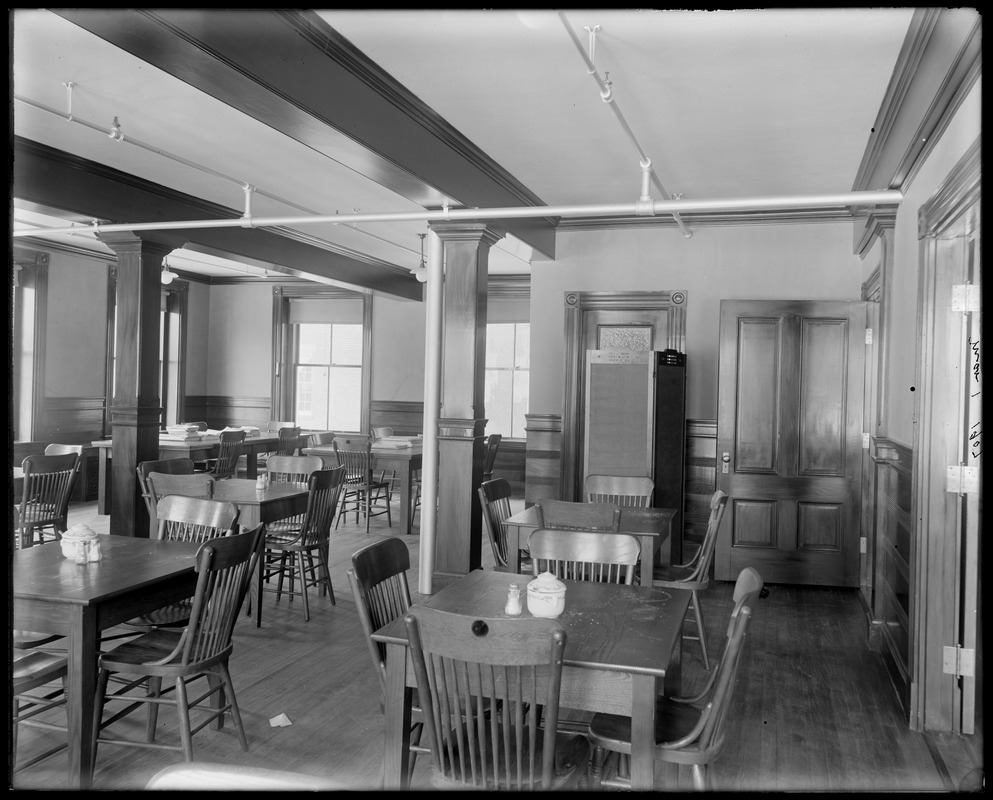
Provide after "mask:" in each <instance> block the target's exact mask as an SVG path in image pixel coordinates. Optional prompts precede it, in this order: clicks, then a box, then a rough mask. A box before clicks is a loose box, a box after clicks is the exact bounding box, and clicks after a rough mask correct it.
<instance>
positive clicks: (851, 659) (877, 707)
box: [10, 501, 981, 792]
mask: <svg viewBox="0 0 993 800" xmlns="http://www.w3.org/2000/svg"><path fill="white" fill-rule="evenodd" d="M517 508H523V503H522V502H521V501H517ZM418 519H419V517H418ZM108 521H109V518H108V517H100V516H97V515H96V507H95V503H88V504H84V505H78V506H72V507H71V509H70V517H69V522H70V524H73V523H75V522H86V523H87V524H89V525H90V526H91V527H93V528H94V529H95V530H97V531H102V532H106V531H107V527H108ZM372 524H373V526H374V531H373V533H371V534H366V533H365V531H364V529H360V528H359V527H358V526H355V525H348V526H342V527H341V528H340V529H339V530H337V531H334V532H333V536H332V545H331V557H332V582H333V585H334V590H335V597H336V600H337V604H336V605H334V606H332V605H331V602H330V600H329V599H328V598H320V599H317V600H316V601H314V602H312V609H311V620H310V621H309V622H304V620H303V612H302V610H301V608H300V604H299V601H297V602H295V603H287V602H286V601H285V599H284V600H282V601H280V602H279V603H278V604H277V602H276V601H275V599H274V597H272V596H268V595H267V596H266V598H265V601H264V605H263V620H262V627H261V628H256V627H255V625H254V624H253V623H252V621H251V620H249V619H248V618H247V617H242V621H241V622H240V623H239V625H238V628H237V629H236V630H235V649H234V654H233V656H232V659H231V672H232V675H233V679H234V682H235V686H236V689H237V698H238V703H239V706H240V708H241V713H242V715H243V718H244V721H245V727H246V731H247V734H248V740H249V745H250V751H249V752H247V753H245V752H242V750H241V748H240V747H239V745H238V741H237V737H236V736H235V734H234V731H233V729H232V727H231V725H230V724H227V725H226V726H225V728H224V729H223V730H221V731H215V730H213V729H212V728H205V729H204V730H202V731H200V732H199V733H197V734H196V735H195V737H194V740H193V745H194V751H195V755H196V759H197V760H198V761H209V762H221V763H224V764H230V765H251V766H257V767H269V768H273V769H280V770H290V771H295V772H301V773H306V774H308V775H312V776H318V777H319V778H320V779H321V780H326V781H327V783H328V786H329V788H348V789H375V788H377V787H378V785H379V780H380V770H381V765H382V760H383V752H382V747H383V725H382V722H383V716H382V712H381V708H380V690H379V684H378V681H377V678H376V675H375V673H374V672H373V671H372V665H371V662H370V660H369V654H368V651H367V649H366V645H365V643H364V641H363V639H362V633H361V629H360V627H359V624H358V620H357V617H356V613H355V606H354V603H353V602H352V599H351V593H350V591H349V587H348V582H347V579H346V577H345V571H346V569H347V568H348V564H349V557H350V555H351V553H352V552H354V551H355V550H356V549H358V548H359V547H361V546H362V545H363V544H365V543H367V542H369V541H370V540H371V537H376V536H384V535H392V533H391V531H390V529H388V528H387V527H386V521H385V518H384V517H377V518H375V519H374V520H373V522H372ZM403 538H404V540H405V541H406V542H407V544H408V546H409V548H410V552H411V562H412V568H411V572H410V575H409V579H410V582H411V588H412V590H413V591H415V592H416V591H417V588H418V580H417V563H418V555H419V554H418V541H419V538H418V535H417V531H416V526H415V532H414V534H412V535H411V536H410V537H403ZM492 564H493V561H492V554H491V552H490V550H489V547H488V543H486V542H484V549H483V566H484V568H486V569H492ZM769 588H770V592H769V596H768V597H767V598H765V599H763V600H760V601H759V602H758V604H757V607H756V609H755V615H754V618H753V622H752V625H751V628H750V631H749V640H748V650H747V651H746V654H745V663H744V668H743V670H742V677H741V680H740V683H739V685H738V693H737V695H736V701H735V704H734V706H733V707H732V708H731V711H730V716H729V723H728V731H727V743H726V746H725V750H724V752H723V754H722V755H721V757H720V759H719V761H718V762H717V763H716V765H715V766H714V767H713V770H712V782H713V787H714V789H715V790H720V791H839V792H850V791H936V792H944V791H955V790H957V789H959V788H960V787H961V788H973V786H974V785H975V784H976V778H977V773H976V772H975V771H974V766H975V765H974V764H973V763H970V762H969V760H968V759H956V758H955V757H953V756H954V754H955V753H958V752H961V751H962V750H963V748H962V747H961V746H959V745H961V742H956V741H954V738H955V737H952V739H953V740H951V741H950V740H949V737H945V738H944V739H940V740H936V739H935V738H934V737H930V736H924V735H921V734H918V733H915V732H913V731H911V730H909V729H908V727H907V723H906V721H905V720H904V718H903V715H902V713H901V711H900V708H899V705H898V703H897V699H896V695H895V692H894V691H893V689H892V687H891V685H890V683H889V680H888V678H887V675H886V672H885V670H884V668H883V665H882V663H881V661H880V659H879V657H878V656H876V655H875V654H873V653H871V652H869V651H868V650H867V649H866V645H865V631H864V615H863V612H862V610H861V608H860V605H859V601H858V598H857V595H856V592H855V590H838V589H824V588H798V587H788V586H770V587H769ZM731 589H732V585H731V584H729V583H724V582H717V583H716V584H712V585H711V588H710V589H708V590H707V591H706V592H705V593H704V594H703V596H702V605H703V608H704V613H705V619H706V622H707V628H708V629H707V639H708V642H709V647H710V652H711V653H712V654H718V653H719V652H720V648H721V646H722V643H723V638H724V635H725V631H726V627H727V618H728V617H727V615H728V613H729V611H730V608H731ZM683 652H684V661H683V686H684V690H686V691H689V690H692V689H693V688H694V687H695V686H697V685H699V684H700V682H701V680H702V671H703V665H702V661H701V659H700V650H699V645H698V644H697V643H696V642H692V641H686V642H685V643H684V651H683ZM281 715H285V717H286V718H287V719H288V720H289V722H290V724H289V725H288V726H283V727H274V726H273V725H272V724H271V721H272V720H274V719H275V718H277V717H279V716H281ZM122 724H125V725H133V726H135V728H136V727H137V726H138V725H139V721H138V720H134V721H131V720H128V721H126V722H125V723H122ZM141 724H142V725H143V723H141ZM159 730H160V731H161V732H160V733H159V734H158V737H159V738H160V739H162V740H164V741H171V742H175V741H178V736H177V734H176V727H175V720H174V719H173V718H172V717H171V715H168V714H163V715H160V721H159ZM59 736H60V734H58V733H53V732H47V731H40V730H37V729H24V730H22V732H21V734H20V742H19V745H18V748H19V755H20V756H21V758H22V759H24V758H29V757H30V756H31V755H32V753H37V752H41V751H42V750H44V749H46V748H47V747H50V746H52V743H55V742H57V741H58V740H59V739H58V737H59ZM563 747H564V748H565V747H572V750H571V751H570V753H571V756H572V758H573V760H575V761H576V762H577V763H581V762H582V760H583V758H584V757H585V743H583V742H577V741H573V742H568V743H566V744H565V745H563ZM965 749H968V748H967V747H966V748H965ZM979 752H981V747H980V748H979ZM949 754H953V755H952V756H949ZM64 758H65V754H64V752H63V753H58V754H56V755H54V756H52V757H50V758H49V759H47V760H45V761H43V762H41V763H39V764H37V765H35V766H32V767H30V768H28V769H26V770H23V771H20V772H17V773H15V774H14V775H13V777H12V778H11V780H10V785H11V786H12V787H13V788H17V789H38V790H57V789H64V788H65V787H66V780H65V773H64ZM178 761H181V758H178V757H177V754H176V753H171V752H158V751H143V750H133V749H125V748H119V747H107V746H105V747H102V748H101V750H100V752H99V754H98V759H97V765H96V773H95V777H94V788H95V789H98V790H126V789H127V790H136V789H142V788H143V787H144V786H145V784H146V783H147V781H148V780H149V778H151V777H152V775H154V774H155V773H156V772H157V771H158V770H160V769H161V768H163V767H165V766H168V765H170V764H173V763H176V762H178ZM427 767H428V764H427V759H420V760H419V761H418V764H417V767H416V769H415V775H414V780H413V784H414V786H413V788H418V787H426V786H428V769H427ZM580 774H581V770H579V769H577V772H576V778H577V780H576V781H574V782H573V783H572V784H571V785H572V786H573V788H577V787H578V776H579V775H580ZM687 777H688V776H682V775H679V776H676V777H675V778H674V777H673V776H672V775H670V774H669V773H668V772H667V771H666V770H665V769H664V768H663V767H661V766H660V767H659V769H658V770H657V772H656V785H657V788H658V789H660V790H677V791H678V790H683V789H687V788H689V787H688V785H687V783H686V780H687Z"/></svg>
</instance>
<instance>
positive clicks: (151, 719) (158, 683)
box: [145, 677, 162, 742]
mask: <svg viewBox="0 0 993 800" xmlns="http://www.w3.org/2000/svg"><path fill="white" fill-rule="evenodd" d="M145 694H146V695H147V696H148V697H161V696H162V678H155V677H150V678H149V679H148V688H147V689H146V690H145ZM158 724H159V704H158V703H149V704H148V726H147V728H146V730H145V741H146V742H154V741H155V726H156V725H158Z"/></svg>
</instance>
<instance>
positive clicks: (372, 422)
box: [369, 400, 424, 436]
mask: <svg viewBox="0 0 993 800" xmlns="http://www.w3.org/2000/svg"><path fill="white" fill-rule="evenodd" d="M369 427H370V428H393V435H394V436H417V435H418V434H421V433H424V403H422V402H420V401H418V402H411V401H401V400H373V401H372V402H371V403H370V404H369Z"/></svg>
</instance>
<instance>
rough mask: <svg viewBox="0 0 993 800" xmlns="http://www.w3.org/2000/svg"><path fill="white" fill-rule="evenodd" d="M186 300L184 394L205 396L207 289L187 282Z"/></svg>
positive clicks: (196, 283)
mask: <svg viewBox="0 0 993 800" xmlns="http://www.w3.org/2000/svg"><path fill="white" fill-rule="evenodd" d="M188 283H189V287H190V288H189V290H188V292H187V296H186V303H187V305H186V312H187V318H186V394H187V396H190V395H193V396H202V395H205V394H207V375H208V369H207V365H208V363H209V360H208V356H209V353H210V348H209V342H210V339H209V335H208V329H209V326H210V294H211V289H210V286H209V285H207V284H206V283H199V282H194V281H189V282H188Z"/></svg>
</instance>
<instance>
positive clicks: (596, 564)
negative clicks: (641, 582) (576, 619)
mask: <svg viewBox="0 0 993 800" xmlns="http://www.w3.org/2000/svg"><path fill="white" fill-rule="evenodd" d="M528 549H529V550H530V551H531V565H532V566H531V571H532V573H533V574H534V575H540V574H541V573H542V572H551V573H552V574H553V575H555V576H556V577H557V578H561V579H562V580H570V581H594V582H597V583H625V584H627V585H629V586H630V585H631V584H632V583H633V582H634V573H635V567H636V566H637V564H638V558H639V557H640V556H641V542H639V541H638V540H637V539H636V538H635V537H634V536H629V535H628V534H626V533H601V532H599V531H575V530H552V529H549V528H539V529H538V530H536V531H532V532H531V535H530V536H529V537H528Z"/></svg>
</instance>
